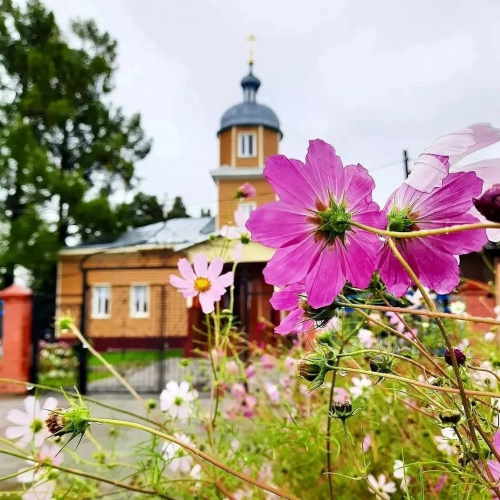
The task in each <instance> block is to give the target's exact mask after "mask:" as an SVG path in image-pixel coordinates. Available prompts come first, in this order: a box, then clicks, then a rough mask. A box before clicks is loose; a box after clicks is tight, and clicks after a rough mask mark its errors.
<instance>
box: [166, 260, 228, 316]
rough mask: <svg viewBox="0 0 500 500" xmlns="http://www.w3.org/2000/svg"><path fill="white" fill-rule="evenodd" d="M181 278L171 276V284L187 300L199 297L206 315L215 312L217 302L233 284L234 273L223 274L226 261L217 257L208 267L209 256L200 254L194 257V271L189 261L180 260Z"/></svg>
mask: <svg viewBox="0 0 500 500" xmlns="http://www.w3.org/2000/svg"><path fill="white" fill-rule="evenodd" d="M177 266H178V268H179V272H180V273H181V276H182V278H181V277H179V276H176V275H175V274H171V275H170V284H171V285H172V286H174V287H175V288H178V289H179V291H180V292H181V293H182V295H184V297H185V298H190V297H196V296H197V295H199V299H200V304H201V309H202V311H203V312H204V313H205V314H209V313H211V312H213V310H214V308H215V302H218V301H219V300H220V299H221V298H222V296H223V295H224V294H225V293H226V288H227V287H229V286H231V285H232V283H233V273H232V272H228V273H225V274H222V275H221V273H222V268H223V266H224V261H223V260H222V259H221V258H220V257H216V258H215V259H213V260H212V262H210V265H208V259H207V256H206V255H205V254H203V253H198V254H196V255H195V256H194V270H193V268H192V267H191V264H189V262H188V260H187V259H180V260H179V262H178V264H177Z"/></svg>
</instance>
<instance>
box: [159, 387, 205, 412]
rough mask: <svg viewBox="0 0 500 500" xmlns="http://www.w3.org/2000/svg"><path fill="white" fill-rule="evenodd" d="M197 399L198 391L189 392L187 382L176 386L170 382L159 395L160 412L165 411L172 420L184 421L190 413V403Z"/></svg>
mask: <svg viewBox="0 0 500 500" xmlns="http://www.w3.org/2000/svg"><path fill="white" fill-rule="evenodd" d="M197 397H198V391H196V390H194V389H193V390H191V389H190V386H189V382H186V381H185V380H183V381H182V382H181V383H180V384H178V383H177V382H174V381H170V382H169V383H168V384H167V388H166V389H163V391H162V392H161V394H160V408H161V411H167V412H168V413H169V414H170V416H171V417H172V418H174V419H179V420H185V419H186V418H188V417H189V415H190V413H191V411H192V406H191V403H192V402H193V401H194V400H195V399H196V398H197Z"/></svg>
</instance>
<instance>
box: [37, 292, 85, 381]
mask: <svg viewBox="0 0 500 500" xmlns="http://www.w3.org/2000/svg"><path fill="white" fill-rule="evenodd" d="M55 319H56V297H55V296H54V295H33V321H32V327H31V345H32V360H31V371H30V381H31V382H32V383H35V384H40V385H43V386H48V387H53V388H55V389H59V388H61V387H62V388H64V389H69V388H72V387H74V386H75V385H76V383H77V374H78V358H77V355H76V351H75V347H74V346H73V345H71V344H69V343H67V342H64V341H58V340H57V339H56V332H55Z"/></svg>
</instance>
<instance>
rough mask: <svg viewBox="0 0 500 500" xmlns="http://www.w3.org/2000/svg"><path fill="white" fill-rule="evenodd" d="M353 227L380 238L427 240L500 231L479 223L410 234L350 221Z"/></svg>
mask: <svg viewBox="0 0 500 500" xmlns="http://www.w3.org/2000/svg"><path fill="white" fill-rule="evenodd" d="M349 224H351V226H355V227H359V228H360V229H364V230H365V231H369V232H370V233H375V234H378V235H380V236H388V237H392V238H398V239H399V238H425V237H426V236H434V235H436V234H450V233H459V232H461V231H470V230H472V229H500V224H494V223H493V222H486V223H477V224H457V225H456V226H450V227H442V228H439V229H422V230H421V231H408V232H404V233H402V232H398V231H386V230H385V229H376V228H374V227H371V226H366V225H365V224H361V223H360V222H354V221H350V222H349Z"/></svg>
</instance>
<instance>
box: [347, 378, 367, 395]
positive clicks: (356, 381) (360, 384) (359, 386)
mask: <svg viewBox="0 0 500 500" xmlns="http://www.w3.org/2000/svg"><path fill="white" fill-rule="evenodd" d="M351 382H352V386H351V387H350V389H349V392H350V393H351V395H352V399H356V398H358V397H359V396H361V395H362V394H363V392H364V391H365V389H367V388H368V387H371V386H372V382H371V380H370V379H369V378H368V377H365V376H364V375H362V376H361V377H353V378H352V379H351Z"/></svg>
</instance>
